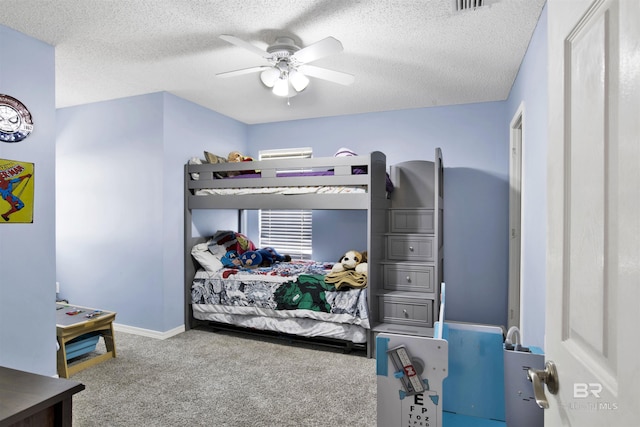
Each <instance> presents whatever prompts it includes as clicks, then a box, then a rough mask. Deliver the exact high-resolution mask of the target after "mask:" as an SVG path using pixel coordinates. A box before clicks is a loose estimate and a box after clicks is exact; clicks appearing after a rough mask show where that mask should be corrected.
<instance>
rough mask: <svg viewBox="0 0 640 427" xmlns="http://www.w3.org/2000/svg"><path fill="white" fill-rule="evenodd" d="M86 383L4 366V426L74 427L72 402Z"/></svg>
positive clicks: (0, 382)
mask: <svg viewBox="0 0 640 427" xmlns="http://www.w3.org/2000/svg"><path fill="white" fill-rule="evenodd" d="M82 390H84V384H81V383H79V382H76V381H70V380H63V379H59V378H52V377H47V376H44V375H37V374H32V373H29V372H22V371H17V370H15V369H9V368H5V367H2V366H0V427H7V426H11V427H18V426H39V427H40V426H43V427H44V426H69V427H70V426H71V421H72V418H71V399H72V397H73V395H74V394H76V393H78V392H80V391H82Z"/></svg>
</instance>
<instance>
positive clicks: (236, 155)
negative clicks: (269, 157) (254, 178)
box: [227, 151, 255, 176]
mask: <svg viewBox="0 0 640 427" xmlns="http://www.w3.org/2000/svg"><path fill="white" fill-rule="evenodd" d="M227 160H228V161H229V163H234V162H236V163H239V162H252V161H253V158H251V157H248V156H245V155H243V154H242V153H241V152H239V151H232V152H230V153H229V155H228V156H227ZM254 172H255V171H250V170H249V171H230V172H227V176H237V175H242V174H247V173H254Z"/></svg>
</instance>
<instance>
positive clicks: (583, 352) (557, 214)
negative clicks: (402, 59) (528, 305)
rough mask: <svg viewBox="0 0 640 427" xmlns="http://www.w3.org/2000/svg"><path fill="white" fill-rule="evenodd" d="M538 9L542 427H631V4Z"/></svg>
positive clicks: (605, 0)
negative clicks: (542, 127)
mask: <svg viewBox="0 0 640 427" xmlns="http://www.w3.org/2000/svg"><path fill="white" fill-rule="evenodd" d="M547 7H548V24H549V127H550V134H549V153H548V154H549V169H548V184H547V185H548V241H547V245H548V246H547V274H548V276H547V307H546V312H547V317H546V338H545V353H546V360H547V362H548V361H550V360H551V361H553V362H555V365H556V368H557V374H558V384H559V390H558V392H557V394H555V395H552V394H550V393H549V390H548V389H546V388H545V392H546V397H547V398H548V399H549V409H548V410H546V411H545V426H546V427H555V426H561V425H566V426H574V427H591V426H593V427H595V426H598V427H601V426H605V427H631V426H634V427H635V426H640V344H639V338H640V332H639V331H640V315H639V313H640V226H639V224H640V202H639V199H640V125H639V123H640V1H638V0H595V1H594V0H549V1H548V3H547Z"/></svg>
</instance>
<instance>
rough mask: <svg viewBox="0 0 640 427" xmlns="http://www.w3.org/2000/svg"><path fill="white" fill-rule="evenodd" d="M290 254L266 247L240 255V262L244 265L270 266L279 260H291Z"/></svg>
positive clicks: (250, 266) (251, 266)
mask: <svg viewBox="0 0 640 427" xmlns="http://www.w3.org/2000/svg"><path fill="white" fill-rule="evenodd" d="M289 261H291V257H290V256H289V255H280V254H279V253H278V251H276V250H275V249H274V248H272V247H266V248H262V249H258V250H255V251H249V252H245V253H243V254H242V255H241V256H240V263H241V265H242V266H243V267H246V268H253V267H270V266H272V265H273V264H275V263H277V262H289Z"/></svg>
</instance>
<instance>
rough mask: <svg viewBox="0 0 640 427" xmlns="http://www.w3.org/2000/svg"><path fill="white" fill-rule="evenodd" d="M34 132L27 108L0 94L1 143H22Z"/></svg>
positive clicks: (12, 98)
mask: <svg viewBox="0 0 640 427" xmlns="http://www.w3.org/2000/svg"><path fill="white" fill-rule="evenodd" d="M31 131H33V121H32V120H31V113H30V112H29V110H27V107H25V106H24V104H23V103H22V102H20V101H18V100H17V99H15V98H14V97H12V96H9V95H3V94H0V141H4V142H20V141H22V140H23V139H25V138H26V137H28V136H29V134H30V133H31Z"/></svg>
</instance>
